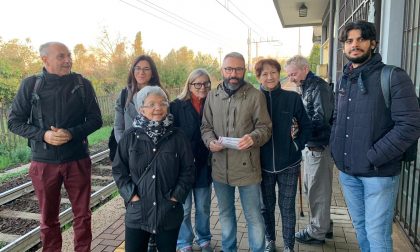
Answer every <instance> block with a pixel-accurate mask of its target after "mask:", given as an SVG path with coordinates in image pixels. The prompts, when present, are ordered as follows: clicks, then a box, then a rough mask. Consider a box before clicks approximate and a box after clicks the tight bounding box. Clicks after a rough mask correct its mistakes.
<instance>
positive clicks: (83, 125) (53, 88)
mask: <svg viewBox="0 0 420 252" xmlns="http://www.w3.org/2000/svg"><path fill="white" fill-rule="evenodd" d="M43 75H44V81H43V84H42V85H40V87H39V89H38V91H37V93H38V95H39V97H40V99H39V101H38V102H39V104H41V111H42V121H43V127H42V128H41V125H40V122H39V121H38V120H37V119H33V120H32V123H28V119H29V118H30V116H31V108H32V106H31V99H32V93H33V91H34V86H35V80H36V76H31V77H28V78H26V79H24V80H23V81H22V83H21V85H20V87H19V90H18V93H17V94H16V97H15V99H14V100H13V104H12V109H11V111H10V115H9V121H8V127H9V130H10V131H12V132H13V133H15V134H18V135H20V136H22V137H25V138H28V139H29V140H30V147H31V151H32V160H34V161H39V162H45V163H64V162H69V161H74V160H79V159H82V158H86V157H88V156H89V152H88V142H87V136H88V135H89V134H91V133H92V132H94V131H95V130H97V129H99V128H100V127H101V126H102V117H101V111H100V109H99V105H98V102H97V99H96V95H95V91H94V90H93V87H92V85H91V83H90V82H89V81H88V80H87V79H84V78H83V85H84V91H85V92H84V93H85V94H84V96H85V100H84V101H83V100H82V99H83V96H82V95H81V93H80V92H81V91H80V88H77V87H78V86H79V83H78V80H77V76H76V74H74V73H72V74H69V75H65V76H62V77H59V76H58V75H54V74H49V73H48V72H47V71H46V70H45V69H44V71H43ZM33 109H34V110H33V115H34V117H35V116H36V115H37V111H38V109H39V107H38V103H37V104H35V105H34V106H33ZM51 126H54V127H57V128H64V129H67V130H68V131H69V132H70V133H71V135H72V139H71V140H70V141H69V142H68V143H66V144H63V145H61V146H52V145H49V144H47V143H45V142H44V141H43V139H44V134H45V132H46V131H47V130H49V129H50V128H51Z"/></svg>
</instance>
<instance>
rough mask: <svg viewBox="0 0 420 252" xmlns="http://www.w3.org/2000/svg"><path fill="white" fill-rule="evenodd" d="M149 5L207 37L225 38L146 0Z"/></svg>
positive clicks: (139, 0)
mask: <svg viewBox="0 0 420 252" xmlns="http://www.w3.org/2000/svg"><path fill="white" fill-rule="evenodd" d="M145 1H146V2H147V3H149V4H151V5H153V6H155V7H156V8H155V7H152V6H150V5H148V6H149V7H151V8H153V9H155V10H157V11H159V12H161V13H162V14H164V15H169V16H170V17H172V18H174V19H176V20H178V21H179V22H181V23H183V24H185V25H189V26H193V27H195V29H196V30H197V31H200V32H202V33H205V34H206V35H208V36H216V37H218V38H220V37H223V36H222V35H220V34H217V33H215V32H213V31H210V30H208V29H207V28H205V27H203V26H200V25H198V24H196V23H194V22H192V21H189V20H187V19H185V18H183V17H181V16H179V15H177V14H176V13H173V12H171V11H169V10H167V9H165V8H163V7H162V6H159V5H157V4H155V3H153V2H152V1H150V0H145ZM137 2H144V1H141V0H137ZM162 11H163V12H165V13H166V14H165V13H163V12H162Z"/></svg>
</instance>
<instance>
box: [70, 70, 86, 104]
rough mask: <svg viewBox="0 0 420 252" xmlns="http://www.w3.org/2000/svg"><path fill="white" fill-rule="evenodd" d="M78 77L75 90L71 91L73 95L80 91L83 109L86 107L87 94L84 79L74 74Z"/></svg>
mask: <svg viewBox="0 0 420 252" xmlns="http://www.w3.org/2000/svg"><path fill="white" fill-rule="evenodd" d="M73 74H75V75H76V79H77V80H76V81H77V83H76V85H75V86H74V88H73V90H71V93H72V94H73V93H74V92H76V91H77V90H80V96H81V98H82V104H83V107H84V106H85V105H86V92H85V84H84V82H83V78H82V75H80V74H78V73H73Z"/></svg>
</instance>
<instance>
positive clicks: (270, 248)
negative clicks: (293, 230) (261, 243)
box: [264, 241, 276, 252]
mask: <svg viewBox="0 0 420 252" xmlns="http://www.w3.org/2000/svg"><path fill="white" fill-rule="evenodd" d="M274 251H276V241H269V242H267V246H265V250H264V252H274Z"/></svg>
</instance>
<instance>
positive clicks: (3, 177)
mask: <svg viewBox="0 0 420 252" xmlns="http://www.w3.org/2000/svg"><path fill="white" fill-rule="evenodd" d="M27 173H28V169H24V170H21V171H18V172H13V173H7V174H3V175H1V176H0V184H2V183H5V182H7V181H9V180H13V179H15V178H19V177H21V176H23V175H26V174H27Z"/></svg>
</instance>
